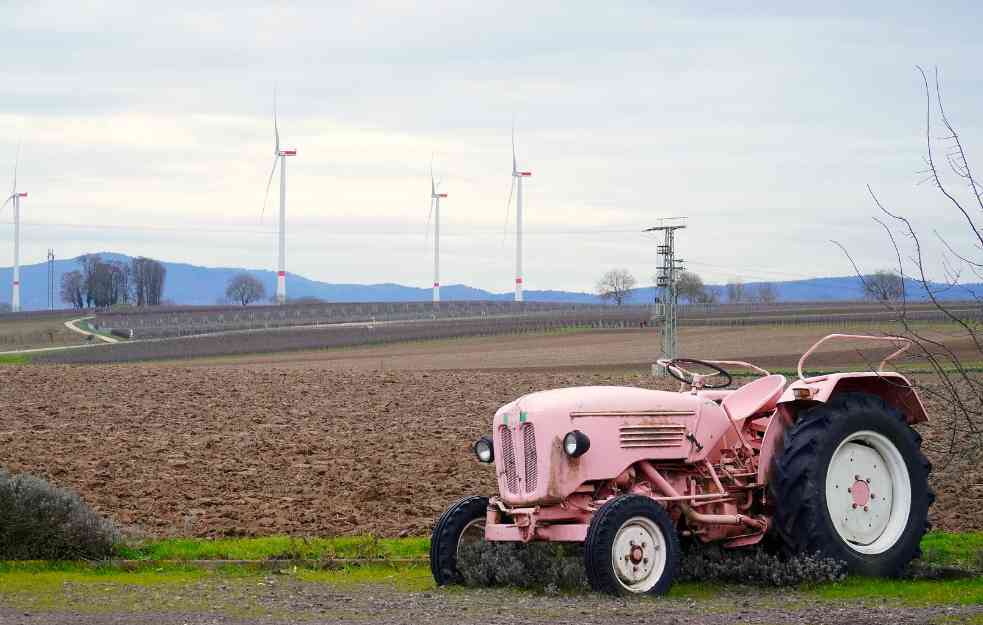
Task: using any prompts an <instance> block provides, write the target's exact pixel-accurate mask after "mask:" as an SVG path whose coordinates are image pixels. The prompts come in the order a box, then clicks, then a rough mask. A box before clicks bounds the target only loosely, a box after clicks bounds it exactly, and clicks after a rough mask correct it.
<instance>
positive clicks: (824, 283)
mask: <svg viewBox="0 0 983 625" xmlns="http://www.w3.org/2000/svg"><path fill="white" fill-rule="evenodd" d="M100 256H102V257H103V258H104V259H107V260H110V259H112V260H121V261H124V262H129V261H130V257H129V256H127V255H125V254H116V253H113V252H102V253H100ZM164 266H165V267H167V281H166V284H165V287H164V298H165V299H167V300H170V301H172V302H174V303H175V304H188V305H211V304H215V303H217V302H219V301H220V300H221V299H222V298H223V297H224V294H225V286H226V284H227V283H228V280H229V278H230V277H231V276H233V275H235V274H237V273H239V272H242V271H247V272H248V273H250V274H252V275H254V276H255V277H256V278H257V279H259V280H260V281H261V282H262V283H263V284H264V285H265V287H266V292H267V293H269V294H270V295H272V294H273V293H274V292H275V291H276V272H274V271H270V270H266V269H243V268H238V267H201V266H198V265H189V264H187V263H172V262H164ZM75 269H78V263H77V262H76V261H75V259H64V260H56V261H55V264H54V272H55V289H56V293H55V297H56V299H57V297H58V293H57V289H58V285H59V284H60V282H61V276H62V274H64V273H67V272H69V271H73V270H75ZM47 276H48V268H47V264H46V263H38V264H35V265H22V266H21V304H22V307H23V308H24V309H25V310H40V309H43V308H46V307H47V301H48V296H47V290H46V289H47V284H48V277H47ZM10 282H11V268H10V267H3V268H0V302H5V303H9V302H10ZM758 284H760V283H756V282H749V283H746V284H745V286H746V287H747V288H748V289H749V290H752V291H753V289H755V288H756V287H757V285H758ZM772 284H773V285H774V286H775V289H776V291H777V293H778V298H779V301H785V302H790V301H793V302H794V301H802V302H805V301H808V302H821V301H848V300H859V299H862V298H863V289H862V286H861V284H860V280H859V279H858V278H857V277H856V276H844V277H834V278H813V279H811V280H793V281H786V282H777V281H776V282H773V283H772ZM287 285H288V291H289V293H290V297H291V298H302V297H316V298H318V299H322V300H325V301H330V302H412V301H429V300H430V297H431V290H430V289H429V288H418V287H411V286H404V285H401V284H393V283H383V284H344V283H342V284H336V283H329V282H318V281H316V280H310V279H308V278H305V277H303V276H299V275H297V274H292V273H288V276H287ZM711 286H713V285H711ZM933 288H936V289H939V290H941V289H942V288H943V285H941V284H939V285H933ZM971 289H973V290H976V291H978V292H983V285H980V284H973V285H966V286H964V287H959V288H957V289H950V290H947V291H942V292H940V294H939V297H940V298H943V299H949V300H952V299H968V298H970V297H972V294H971ZM440 291H441V297H442V299H444V300H447V301H451V300H461V301H464V300H510V299H512V292H511V291H510V292H508V293H492V292H490V291H485V290H483V289H477V288H474V287H470V286H467V285H464V284H449V285H446V286H444V287H441V290H440ZM907 291H908V293H909V296H910V297H911V299H913V300H919V299H924V293H922V291H921V287H920V285H918V284H917V283H910V284H908V285H907ZM525 296H526V299H527V300H528V301H534V302H569V303H598V302H599V301H600V300H599V299H598V298H597V296H596V295H593V294H591V293H582V292H576V291H554V290H547V291H535V290H531V291H526V292H525ZM653 299H654V290H653V289H652V288H651V287H649V288H642V289H637V290H636V291H635V292H634V293H633V294H632V297H631V299H630V300H629V301H630V303H635V304H641V303H645V302H650V301H653ZM56 306H57V307H61V306H63V304H61V303H60V302H56Z"/></svg>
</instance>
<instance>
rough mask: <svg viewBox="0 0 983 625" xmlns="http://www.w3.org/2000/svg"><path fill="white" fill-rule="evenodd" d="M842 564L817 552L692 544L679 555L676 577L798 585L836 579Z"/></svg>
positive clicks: (843, 573) (841, 573)
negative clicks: (791, 553)
mask: <svg viewBox="0 0 983 625" xmlns="http://www.w3.org/2000/svg"><path fill="white" fill-rule="evenodd" d="M845 577H846V564H844V563H843V562H840V561H838V560H834V559H832V558H824V557H821V556H820V555H819V554H815V555H798V556H792V557H782V556H780V555H777V554H773V553H769V552H768V551H766V550H765V549H764V548H762V547H760V546H759V547H753V548H749V549H723V548H721V547H720V546H719V545H701V544H694V545H691V546H690V547H689V549H687V550H686V552H685V553H684V554H683V558H682V562H681V564H680V571H679V579H680V580H685V581H712V582H722V583H731V584H751V585H754V586H798V585H799V584H820V583H823V582H836V581H840V580H841V579H843V578H845Z"/></svg>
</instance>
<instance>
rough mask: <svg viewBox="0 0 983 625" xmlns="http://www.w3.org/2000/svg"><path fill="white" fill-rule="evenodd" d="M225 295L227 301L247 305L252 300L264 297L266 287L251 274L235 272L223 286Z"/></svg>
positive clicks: (255, 300) (256, 300)
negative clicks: (226, 284)
mask: <svg viewBox="0 0 983 625" xmlns="http://www.w3.org/2000/svg"><path fill="white" fill-rule="evenodd" d="M225 297H226V298H228V299H229V301H233V302H239V303H240V304H242V305H243V306H248V305H249V304H251V303H252V302H258V301H259V300H261V299H263V298H264V297H266V287H264V286H263V283H262V282H260V281H259V280H257V279H256V278H254V277H253V276H252V274H248V273H246V272H242V273H237V274H236V275H234V276H232V277H231V278H229V284H228V286H226V287H225Z"/></svg>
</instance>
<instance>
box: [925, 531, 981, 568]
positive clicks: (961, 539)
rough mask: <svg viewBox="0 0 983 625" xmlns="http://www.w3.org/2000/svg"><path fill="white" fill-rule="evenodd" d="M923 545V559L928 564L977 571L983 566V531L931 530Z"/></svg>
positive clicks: (926, 535)
mask: <svg viewBox="0 0 983 625" xmlns="http://www.w3.org/2000/svg"><path fill="white" fill-rule="evenodd" d="M921 546H922V560H924V561H925V562H927V563H928V564H940V565H944V566H957V567H959V568H964V569H971V570H977V571H979V570H980V568H981V567H983V532H959V533H953V532H929V533H927V534H925V537H924V538H922V545H921Z"/></svg>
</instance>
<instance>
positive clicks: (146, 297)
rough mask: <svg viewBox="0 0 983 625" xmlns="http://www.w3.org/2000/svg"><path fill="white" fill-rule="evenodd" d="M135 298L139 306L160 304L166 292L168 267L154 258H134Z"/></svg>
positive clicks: (132, 269) (132, 270) (131, 265)
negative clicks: (165, 281) (165, 284)
mask: <svg viewBox="0 0 983 625" xmlns="http://www.w3.org/2000/svg"><path fill="white" fill-rule="evenodd" d="M130 273H131V275H132V281H133V299H134V303H135V304H136V305H137V306H159V305H160V303H161V296H162V295H163V293H164V279H165V278H166V277H167V268H166V267H164V265H162V264H161V263H159V262H158V261H156V260H154V259H152V258H144V257H142V256H141V257H139V258H134V259H133V261H132V262H131V263H130Z"/></svg>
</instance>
